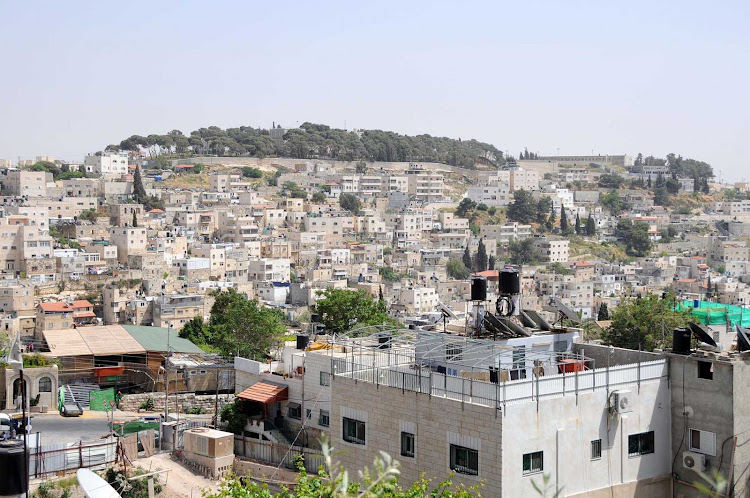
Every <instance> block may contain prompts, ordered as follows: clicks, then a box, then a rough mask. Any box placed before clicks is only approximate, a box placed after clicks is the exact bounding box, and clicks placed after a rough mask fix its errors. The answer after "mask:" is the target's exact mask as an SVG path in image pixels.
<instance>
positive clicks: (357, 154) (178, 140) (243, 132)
mask: <svg viewBox="0 0 750 498" xmlns="http://www.w3.org/2000/svg"><path fill="white" fill-rule="evenodd" d="M282 133H283V135H281V134H282ZM277 134H278V135H281V136H280V137H279V138H271V131H270V130H267V129H262V128H252V127H249V126H241V127H239V128H227V129H225V130H224V129H221V128H219V127H217V126H209V127H208V128H200V129H198V130H194V131H191V132H190V133H189V134H188V135H185V134H183V133H182V132H181V131H179V130H172V131H170V132H169V133H167V134H166V135H154V134H152V135H148V136H141V135H132V136H131V137H129V138H127V139H125V140H123V141H122V142H120V144H119V145H109V146H108V147H107V150H131V151H134V150H141V149H145V150H146V151H147V152H148V155H149V157H150V158H155V157H160V156H161V157H169V158H176V157H190V156H192V155H214V156H220V157H242V156H246V157H260V158H263V157H288V158H295V159H316V158H318V159H337V160H344V161H359V160H363V161H391V162H435V163H443V164H448V165H451V166H460V167H463V168H469V169H472V168H475V167H476V166H477V165H488V166H498V165H499V164H500V163H502V162H503V161H504V158H503V153H502V151H501V150H499V149H498V148H497V147H495V146H494V145H491V144H488V143H484V142H479V141H477V140H461V139H460V138H459V139H452V138H446V137H433V136H431V135H416V136H409V135H400V134H398V133H395V132H392V131H382V130H358V131H347V130H342V129H336V128H331V127H329V126H326V125H322V124H313V123H303V124H302V126H300V127H299V128H295V129H289V130H281V129H276V130H274V135H277Z"/></svg>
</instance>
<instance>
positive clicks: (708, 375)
mask: <svg viewBox="0 0 750 498" xmlns="http://www.w3.org/2000/svg"><path fill="white" fill-rule="evenodd" d="M698 378H699V379H707V380H713V378H714V364H713V362H712V361H699V362H698Z"/></svg>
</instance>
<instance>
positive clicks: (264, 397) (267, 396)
mask: <svg viewBox="0 0 750 498" xmlns="http://www.w3.org/2000/svg"><path fill="white" fill-rule="evenodd" d="M288 396H289V388H288V387H285V386H277V385H274V384H267V383H265V382H257V383H255V384H253V385H252V386H250V387H248V388H247V389H245V390H244V391H242V392H241V393H239V394H238V395H237V397H238V398H240V399H246V400H248V401H257V402H259V403H263V404H268V403H274V402H276V401H283V400H285V399H287V398H288Z"/></svg>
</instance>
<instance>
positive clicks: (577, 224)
mask: <svg viewBox="0 0 750 498" xmlns="http://www.w3.org/2000/svg"><path fill="white" fill-rule="evenodd" d="M575 230H576V235H581V218H580V217H579V216H578V213H576V228H575Z"/></svg>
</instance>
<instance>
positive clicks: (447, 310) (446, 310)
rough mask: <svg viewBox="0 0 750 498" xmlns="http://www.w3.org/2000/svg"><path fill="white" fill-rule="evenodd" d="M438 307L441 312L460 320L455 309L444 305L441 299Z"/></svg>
mask: <svg viewBox="0 0 750 498" xmlns="http://www.w3.org/2000/svg"><path fill="white" fill-rule="evenodd" d="M437 309H438V311H440V313H442V314H443V315H445V316H446V317H448V318H451V319H453V320H458V317H457V316H456V314H455V313H453V311H452V310H451V309H450V308H449V307H447V306H446V305H444V304H443V303H442V302H441V301H438V304H437Z"/></svg>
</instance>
